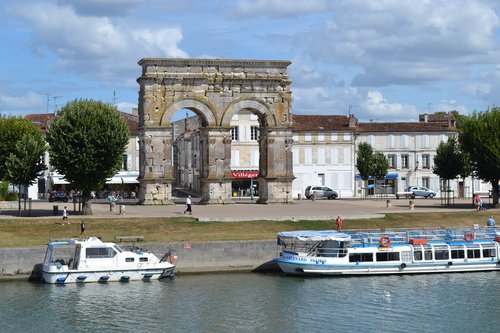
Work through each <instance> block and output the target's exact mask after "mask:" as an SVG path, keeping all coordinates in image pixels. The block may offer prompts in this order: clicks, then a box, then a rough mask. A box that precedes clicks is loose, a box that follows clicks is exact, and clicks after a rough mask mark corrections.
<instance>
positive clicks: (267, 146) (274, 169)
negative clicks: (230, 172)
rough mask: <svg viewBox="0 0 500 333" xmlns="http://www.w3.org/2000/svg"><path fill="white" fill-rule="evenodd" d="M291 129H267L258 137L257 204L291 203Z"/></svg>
mask: <svg viewBox="0 0 500 333" xmlns="http://www.w3.org/2000/svg"><path fill="white" fill-rule="evenodd" d="M292 143H293V136H292V129H291V128H290V127H268V128H267V129H266V130H265V131H262V133H261V137H260V166H259V169H260V170H259V171H260V177H259V178H258V180H259V194H260V195H259V200H257V203H261V204H270V203H293V200H292V182H293V180H294V179H295V176H294V175H293V155H292V149H291V148H292Z"/></svg>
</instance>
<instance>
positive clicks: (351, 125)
mask: <svg viewBox="0 0 500 333" xmlns="http://www.w3.org/2000/svg"><path fill="white" fill-rule="evenodd" d="M357 123H358V119H356V117H354V115H353V114H350V115H349V128H355V127H356V124H357Z"/></svg>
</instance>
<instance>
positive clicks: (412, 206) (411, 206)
mask: <svg viewBox="0 0 500 333" xmlns="http://www.w3.org/2000/svg"><path fill="white" fill-rule="evenodd" d="M414 209H415V203H414V202H413V200H410V210H414Z"/></svg>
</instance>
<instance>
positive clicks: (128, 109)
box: [116, 102, 138, 113]
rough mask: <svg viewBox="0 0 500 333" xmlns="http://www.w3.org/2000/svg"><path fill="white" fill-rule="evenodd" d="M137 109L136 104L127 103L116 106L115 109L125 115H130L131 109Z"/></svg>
mask: <svg viewBox="0 0 500 333" xmlns="http://www.w3.org/2000/svg"><path fill="white" fill-rule="evenodd" d="M137 107H138V105H137V104H133V103H127V102H122V103H118V104H116V108H117V109H118V110H120V111H121V112H125V113H132V109H134V108H137Z"/></svg>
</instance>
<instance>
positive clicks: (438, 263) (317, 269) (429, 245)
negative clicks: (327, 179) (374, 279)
mask: <svg viewBox="0 0 500 333" xmlns="http://www.w3.org/2000/svg"><path fill="white" fill-rule="evenodd" d="M277 238H278V246H279V247H280V255H279V257H278V258H275V259H274V261H275V262H276V263H277V264H278V265H279V267H280V268H281V270H282V271H283V272H284V273H286V274H289V275H365V274H366V275H376V274H413V273H451V272H477V271H494V270H500V229H496V228H494V227H486V228H480V227H478V226H477V225H476V226H473V227H472V228H454V229H420V230H405V229H392V230H389V229H386V230H385V231H381V230H359V231H356V230H350V231H335V230H321V231H320V230H318V231H315V230H306V231H284V232H280V233H278V235H277Z"/></svg>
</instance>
